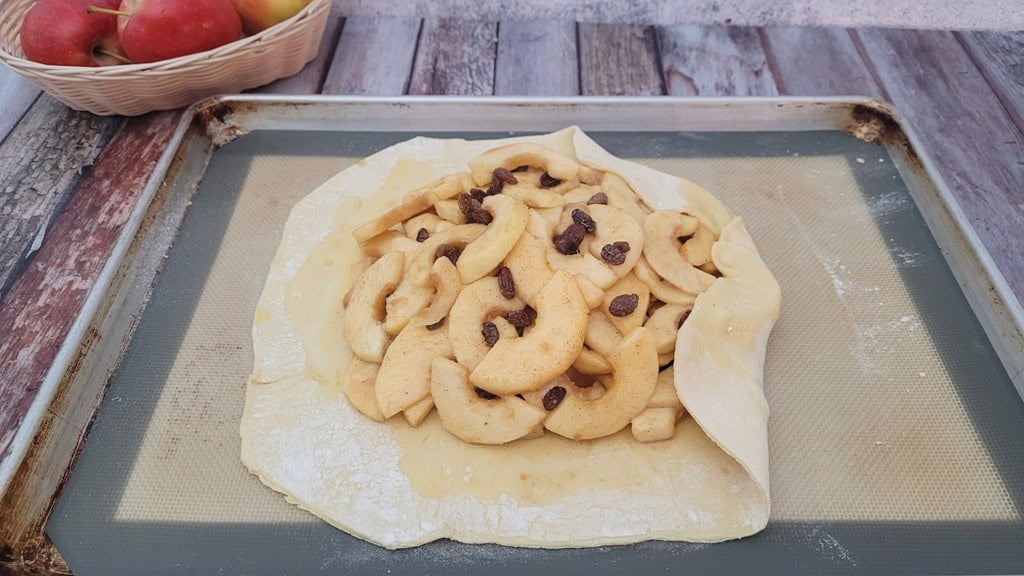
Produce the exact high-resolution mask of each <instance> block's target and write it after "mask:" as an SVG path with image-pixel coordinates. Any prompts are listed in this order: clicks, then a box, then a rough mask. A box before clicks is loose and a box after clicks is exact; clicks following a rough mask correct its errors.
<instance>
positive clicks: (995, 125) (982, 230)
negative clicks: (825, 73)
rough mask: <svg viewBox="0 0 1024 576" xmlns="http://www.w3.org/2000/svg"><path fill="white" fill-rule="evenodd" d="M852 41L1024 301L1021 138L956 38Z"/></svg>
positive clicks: (887, 34)
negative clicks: (869, 62)
mask: <svg viewBox="0 0 1024 576" xmlns="http://www.w3.org/2000/svg"><path fill="white" fill-rule="evenodd" d="M855 39H856V40H857V41H860V42H861V43H862V45H863V48H864V52H865V53H866V54H867V56H868V58H869V59H870V61H871V64H872V65H873V66H874V68H875V70H876V71H877V72H878V76H879V78H880V79H881V81H882V84H883V87H884V89H885V91H886V93H887V94H888V95H889V97H890V99H891V100H892V102H893V103H894V104H895V105H896V107H897V108H898V109H899V111H900V113H901V114H902V115H903V116H904V117H905V118H907V120H908V121H909V122H910V124H911V125H912V126H913V127H914V128H915V131H916V132H917V133H918V134H919V136H920V138H921V139H922V140H923V144H924V147H925V149H926V150H927V151H928V153H929V154H930V155H931V156H932V158H933V159H934V160H935V162H936V165H937V167H938V169H939V170H940V172H942V175H943V177H944V180H945V181H946V183H947V184H948V185H949V186H950V188H951V189H952V191H953V193H954V194H955V195H956V197H957V200H958V202H959V204H960V206H961V207H962V208H963V210H964V212H965V213H966V214H967V217H968V219H969V220H970V223H971V224H972V225H973V227H974V229H975V230H976V231H977V233H978V235H979V236H980V237H981V240H982V242H983V243H984V244H985V247H986V248H987V249H988V251H989V253H990V254H991V255H992V257H993V259H994V260H995V262H996V265H997V266H998V267H999V270H1000V271H1001V272H1002V274H1003V276H1004V277H1005V278H1006V280H1007V281H1008V282H1009V284H1010V286H1011V287H1012V289H1013V291H1014V292H1015V294H1016V296H1017V298H1018V300H1020V301H1024V258H1022V257H1021V255H1022V254H1024V235H1022V234H1021V230H1024V145H1022V142H1024V134H1022V133H1021V130H1020V129H1018V128H1017V126H1016V125H1014V123H1013V120H1012V119H1011V118H1010V116H1009V114H1008V113H1007V112H1006V110H1005V109H1004V108H1003V106H1002V104H1001V103H1000V102H999V99H998V98H997V97H996V95H995V93H993V92H992V90H991V89H990V88H989V86H988V84H987V83H986V82H985V78H984V77H983V76H982V74H981V72H980V71H979V70H978V68H977V67H976V66H975V65H974V63H973V62H972V61H971V58H970V57H969V56H968V55H967V53H966V52H965V51H964V50H963V48H962V47H961V46H960V43H959V42H958V41H957V39H956V38H955V37H954V36H953V33H951V32H921V31H895V30H862V31H857V32H856V33H855Z"/></svg>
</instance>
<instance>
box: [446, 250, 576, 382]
mask: <svg viewBox="0 0 1024 576" xmlns="http://www.w3.org/2000/svg"><path fill="white" fill-rule="evenodd" d="M463 293H465V290H464V291H463ZM535 300H536V305H535V308H536V310H537V319H536V321H535V322H534V325H533V326H531V327H530V328H527V330H526V332H525V333H524V334H523V336H522V337H521V338H516V339H514V340H498V342H497V343H496V344H495V345H494V347H493V348H491V349H490V351H488V352H487V354H486V355H485V356H484V358H483V360H481V361H480V363H479V364H478V365H477V366H476V368H475V369H474V370H473V372H472V374H471V375H470V381H472V382H473V384H474V385H476V386H479V387H480V388H483V389H484V390H487V391H488V392H492V393H494V394H498V395H509V394H518V393H520V392H526V391H528V390H535V389H537V388H540V387H541V386H543V385H544V384H546V383H548V382H550V381H551V380H553V379H554V378H555V377H557V376H558V375H559V374H561V373H563V372H565V370H566V368H568V367H569V366H572V363H573V361H575V360H576V357H577V356H579V354H580V350H582V349H583V338H584V337H585V336H586V333H587V319H588V318H589V316H590V308H588V307H587V303H586V301H584V300H583V294H581V293H580V289H579V286H577V285H576V280H574V279H573V277H572V276H570V275H569V274H566V273H565V272H564V271H561V270H559V271H557V272H555V275H554V276H552V277H551V281H550V282H548V283H547V285H545V286H544V288H543V289H541V291H540V293H538V294H537V297H536V299H535Z"/></svg>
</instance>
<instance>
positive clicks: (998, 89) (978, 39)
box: [957, 32, 1024, 131]
mask: <svg viewBox="0 0 1024 576" xmlns="http://www.w3.org/2000/svg"><path fill="white" fill-rule="evenodd" d="M957 37H958V38H959V39H960V42H961V43H962V44H963V45H964V48H966V49H967V53H968V54H970V55H971V57H972V58H973V59H974V63H975V64H976V65H977V66H978V68H980V69H981V73H982V74H983V75H984V76H985V78H986V79H987V80H988V82H989V84H990V85H991V86H992V89H993V90H995V93H996V96H998V97H999V100H1000V101H1001V102H1002V103H1003V106H1005V107H1006V111H1007V112H1009V113H1010V116H1011V117H1013V121H1014V122H1015V123H1016V124H1017V127H1018V128H1020V129H1021V130H1022V131H1024V32H1006V33H1001V34H1000V33H995V32H960V33H957Z"/></svg>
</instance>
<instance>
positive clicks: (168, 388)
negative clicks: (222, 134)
mask: <svg viewBox="0 0 1024 576" xmlns="http://www.w3.org/2000/svg"><path fill="white" fill-rule="evenodd" d="M414 135H416V134H413V133H351V132H349V133H346V132H320V133H309V132H290V131H263V132H255V133H252V134H249V135H247V136H244V137H242V138H240V139H239V140H237V141H235V142H233V143H231V144H229V145H227V146H225V147H223V148H222V149H220V150H218V151H216V152H215V153H214V154H213V157H212V160H211V162H210V165H209V167H208V169H207V172H206V174H205V176H204V179H203V181H202V185H201V186H200V188H199V190H198V192H197V193H196V195H195V198H194V201H193V204H192V206H191V208H190V210H189V212H188V214H187V216H186V219H185V221H184V223H183V225H182V227H181V229H180V231H179V235H178V238H177V240H176V241H175V243H174V245H173V247H172V249H171V250H170V252H169V253H168V256H167V260H166V263H165V265H164V268H163V270H162V272H161V273H160V274H159V276H158V277H157V279H156V281H155V284H154V286H153V292H152V297H151V300H150V302H149V304H148V306H147V308H146V310H145V313H144V315H143V316H142V318H141V320H140V322H139V325H138V329H137V331H136V332H135V334H134V336H133V339H132V341H131V343H130V346H129V347H128V349H127V352H126V354H125V356H124V358H123V360H122V362H121V364H120V366H119V367H118V369H117V371H116V373H115V375H114V377H113V379H112V382H111V384H110V387H109V389H108V390H107V393H106V395H105V397H104V401H103V404H102V405H101V407H100V410H99V413H98V415H97V418H96V420H95V423H94V426H93V427H92V430H91V432H90V435H89V437H88V439H87V441H86V444H85V446H84V448H83V450H82V453H81V455H80V458H79V460H78V461H77V463H76V464H75V466H74V469H73V472H72V475H71V477H70V480H69V482H68V483H67V486H66V488H65V490H64V493H63V495H62V497H61V499H60V501H59V503H58V505H57V507H56V509H55V511H54V514H53V515H52V517H51V519H50V521H49V524H48V527H47V531H48V534H49V536H50V537H51V538H52V540H53V541H54V543H55V544H56V546H57V548H58V550H59V551H60V552H61V554H62V555H63V556H64V558H65V559H66V560H67V562H68V564H69V566H70V567H71V568H72V570H73V571H74V572H75V573H76V574H79V575H81V576H89V575H92V574H139V573H181V572H192V573H202V574H209V573H224V574H247V575H256V574H309V573H317V572H325V573H351V572H354V571H364V570H365V571H373V572H376V573H385V571H386V572H390V573H393V574H403V573H406V574H423V573H450V572H471V571H477V570H479V569H481V568H485V569H488V570H497V571H508V572H526V571H534V570H536V571H540V572H547V571H555V570H557V571H558V572H560V573H564V574H571V573H579V574H595V573H620V572H621V571H623V570H627V569H628V570H630V571H631V572H632V571H636V572H641V573H644V572H650V573H654V572H664V571H677V570H678V571H687V572H694V573H732V572H735V571H737V570H742V569H744V568H746V569H755V568H756V570H757V571H759V572H766V573H780V574H796V573H808V574H820V573H879V572H884V573H890V574H893V573H923V572H936V573H938V572H941V573H1005V572H1024V521H1022V517H1021V511H1022V505H1024V403H1022V401H1021V398H1020V396H1019V395H1018V394H1017V392H1016V390H1015V389H1014V387H1013V385H1012V384H1011V381H1010V378H1009V377H1008V375H1007V373H1006V371H1005V370H1004V368H1003V367H1002V365H1001V364H1000V363H999V360H998V358H997V357H996V355H995V352H994V351H993V348H992V346H991V345H990V343H989V341H988V339H987V338H986V336H985V334H984V332H983V331H982V329H981V327H980V326H979V324H978V322H977V320H976V319H975V317H974V315H973V313H972V311H971V309H970V307H969V306H968V304H967V302H966V300H965V299H964V297H963V296H962V294H961V292H960V290H959V287H958V285H957V283H956V281H955V279H954V278H953V276H952V274H951V272H950V270H949V268H948V266H947V264H946V262H945V260H944V259H943V256H942V254H941V252H940V251H939V249H938V248H937V246H936V244H935V242H934V240H933V238H932V237H931V235H930V233H929V231H928V228H927V227H926V226H925V224H924V221H923V220H922V218H921V215H920V213H919V212H918V210H917V207H916V206H915V204H914V201H913V200H912V199H911V197H910V195H909V193H908V190H907V187H906V185H905V182H904V181H903V179H902V178H901V176H900V174H899V172H898V171H897V170H896V167H895V166H894V164H893V161H892V158H891V157H890V156H889V154H888V152H887V151H886V149H884V148H882V147H879V146H875V145H871V144H867V143H864V142H861V141H859V140H857V139H855V138H853V137H851V136H848V135H847V134H845V133H842V132H834V131H833V132H762V133H729V134H726V133H594V134H592V136H594V137H595V139H596V140H597V141H598V142H600V143H601V144H602V145H604V146H605V147H607V148H608V149H609V150H610V151H611V152H612V153H614V154H616V155H619V156H622V157H626V158H631V159H634V160H636V161H638V162H641V163H644V164H648V165H651V166H654V167H656V168H659V169H661V170H664V171H666V172H671V173H674V174H679V175H681V176H685V177H687V178H689V179H691V180H694V181H696V182H698V183H700V184H702V185H703V186H705V187H706V188H708V189H709V190H711V191H712V192H713V193H715V194H716V195H718V196H719V197H720V198H721V199H722V200H723V201H724V202H725V203H726V204H728V205H729V206H730V207H731V208H733V210H734V211H735V212H736V213H737V214H739V215H742V216H743V217H744V218H745V219H746V220H747V223H748V227H749V229H750V231H751V234H752V235H753V237H754V239H755V241H756V242H757V244H758V247H759V249H760V250H761V253H762V255H763V256H764V258H765V260H766V262H767V263H768V266H769V267H770V268H771V270H772V271H773V272H774V273H775V275H776V277H777V278H778V280H779V282H780V284H781V286H782V291H783V312H782V315H781V317H780V319H779V322H778V324H777V326H776V329H775V332H774V333H773V335H772V338H771V341H770V344H769V349H768V363H767V368H766V388H767V394H768V401H769V405H770V406H771V410H772V417H771V422H770V446H771V474H772V498H773V510H772V521H771V523H770V524H769V526H768V528H767V529H766V530H765V531H764V532H763V533H761V534H759V535H757V536H754V537H752V538H748V539H745V540H741V541H736V542H729V543H724V544H716V545H696V544H685V543H664V542H651V543H644V544H639V545H633V546H621V547H607V548H598V549H582V550H560V551H542V550H527V549H515V548H506V547H500V546H480V545H473V546H470V545H462V544H458V543H453V542H438V543H433V544H429V545H426V546H422V547H419V548H415V549H410V550H402V551H387V550H384V549H382V548H379V547H377V546H374V545H372V544H368V543H365V542H362V541H359V540H357V539H355V538H352V537H350V536H348V535H346V534H345V533H343V532H341V531H339V530H336V529H334V528H332V527H330V526H328V525H327V524H326V523H323V522H321V521H319V520H318V519H316V518H315V517H313V516H312V515H310V514H307V513H305V512H303V511H301V510H299V509H298V508H296V507H294V506H292V505H290V504H288V503H287V502H285V500H284V497H283V496H281V495H280V494H278V493H275V492H273V491H271V490H270V489H269V488H266V487H265V486H263V485H262V484H260V482H259V481H258V480H257V479H256V478H255V477H254V476H251V475H250V474H248V472H247V471H246V470H245V469H244V467H243V466H242V465H241V463H240V461H239V438H238V420H239V417H240V415H241V412H242V403H243V391H244V386H245V381H246V378H247V376H248V374H249V371H250V368H251V361H252V350H251V340H250V333H249V332H250V326H251V319H252V312H253V309H254V307H255V303H256V300H257V298H258V296H259V293H260V290H261V289H262V286H263V280H264V277H265V275H266V272H267V269H268V266H269V263H270V260H271V257H272V255H273V253H274V250H275V249H276V247H277V243H278V241H279V238H280V234H281V231H282V228H283V225H284V222H285V220H286V218H287V216H288V211H289V209H290V207H291V206H292V205H293V204H294V203H295V202H296V201H298V200H299V199H301V198H302V197H303V196H304V195H305V194H307V193H308V192H309V191H311V190H312V189H313V188H315V187H316V186H317V185H318V184H320V183H321V182H323V181H324V180H326V179H327V178H329V177H330V176H332V175H333V174H334V173H336V172H337V171H338V170H341V169H343V168H345V167H346V166H348V165H350V164H352V163H354V162H355V161H357V160H358V159H359V158H362V157H364V156H366V155H368V154H371V153H373V152H375V151H377V150H379V149H381V148H383V147H385V146H387V145H389V144H392V143H395V142H399V141H401V140H404V139H407V138H409V137H411V136H414ZM505 135H507V134H501V135H489V136H492V137H493V136H505ZM443 136H459V137H474V138H479V137H482V136H483V135H481V134H446V135H443ZM594 505H595V506H598V505H600V503H599V502H595V503H594Z"/></svg>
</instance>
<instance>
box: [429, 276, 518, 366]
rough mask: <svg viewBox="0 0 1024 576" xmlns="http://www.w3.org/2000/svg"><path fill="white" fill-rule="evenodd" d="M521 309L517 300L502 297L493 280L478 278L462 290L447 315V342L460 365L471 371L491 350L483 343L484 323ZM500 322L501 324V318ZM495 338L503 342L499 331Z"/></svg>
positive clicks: (495, 280)
mask: <svg viewBox="0 0 1024 576" xmlns="http://www.w3.org/2000/svg"><path fill="white" fill-rule="evenodd" d="M524 306H525V304H524V303H523V301H522V300H520V299H519V298H505V297H504V296H502V295H501V289H500V288H499V287H498V279H497V278H495V277H494V276H488V277H486V278H481V279H479V280H477V281H476V282H473V283H472V284H470V285H469V286H466V287H465V288H463V289H462V291H461V292H460V293H459V296H458V298H456V299H455V304H453V305H452V309H451V312H450V313H449V314H448V338H449V339H450V340H451V343H452V350H453V352H454V353H455V358H457V359H458V361H459V364H462V365H463V366H465V367H466V368H468V369H469V370H472V369H474V368H476V366H477V364H479V363H480V361H481V360H483V358H484V356H486V355H487V353H488V351H489V350H491V348H490V347H489V346H487V342H485V341H484V337H483V332H482V329H483V323H484V322H488V321H491V322H495V321H496V320H499V318H498V317H500V315H501V314H504V313H507V312H511V311H513V310H522V309H523V307H524ZM501 320H502V321H504V319H503V318H501ZM495 324H496V325H497V322H495ZM505 324H507V322H506V323H505ZM509 326H510V327H511V325H509ZM512 332H515V328H512ZM498 334H499V340H498V342H502V341H503V340H502V339H501V338H500V335H501V332H500V329H499V333H498Z"/></svg>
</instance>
